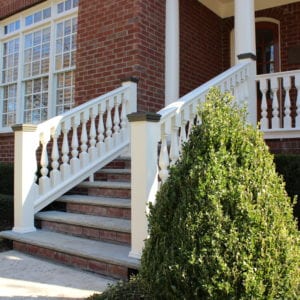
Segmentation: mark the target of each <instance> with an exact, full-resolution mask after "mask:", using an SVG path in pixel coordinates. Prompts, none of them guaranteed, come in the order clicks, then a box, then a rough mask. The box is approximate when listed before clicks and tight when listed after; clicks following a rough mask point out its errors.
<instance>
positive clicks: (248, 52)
mask: <svg viewBox="0 0 300 300" xmlns="http://www.w3.org/2000/svg"><path fill="white" fill-rule="evenodd" d="M234 32H235V36H234V38H235V54H236V56H237V58H238V61H241V60H244V61H245V60H248V61H249V62H250V64H251V65H250V68H249V81H248V91H249V99H248V121H249V122H250V123H251V124H253V125H254V126H256V123H257V120H256V118H257V116H256V112H257V107H256V106H257V104H256V83H255V77H256V43H255V8H254V0H235V1H234Z"/></svg>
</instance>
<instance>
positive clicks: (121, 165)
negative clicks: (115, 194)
mask: <svg viewBox="0 0 300 300" xmlns="http://www.w3.org/2000/svg"><path fill="white" fill-rule="evenodd" d="M104 168H105V169H130V168H131V158H130V157H129V156H120V157H118V158H117V159H115V160H113V161H112V162H110V163H109V164H107V165H106V166H105V167H104Z"/></svg>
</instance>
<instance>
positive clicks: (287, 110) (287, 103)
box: [283, 76, 292, 129]
mask: <svg viewBox="0 0 300 300" xmlns="http://www.w3.org/2000/svg"><path fill="white" fill-rule="evenodd" d="M283 88H284V89H285V99H284V118H283V128H284V129H290V128H292V117H291V98H290V89H291V78H290V77H289V76H285V77H283Z"/></svg>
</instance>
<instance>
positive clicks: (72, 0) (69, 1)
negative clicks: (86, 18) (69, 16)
mask: <svg viewBox="0 0 300 300" xmlns="http://www.w3.org/2000/svg"><path fill="white" fill-rule="evenodd" d="M78 2H79V0H66V1H63V2H60V3H58V4H57V13H58V14H61V13H63V12H65V11H68V10H70V9H72V8H76V7H78Z"/></svg>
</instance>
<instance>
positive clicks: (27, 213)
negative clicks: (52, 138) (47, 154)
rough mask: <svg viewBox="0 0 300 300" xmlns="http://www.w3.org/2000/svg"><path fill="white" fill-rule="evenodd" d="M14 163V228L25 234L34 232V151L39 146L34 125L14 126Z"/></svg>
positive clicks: (35, 190)
mask: <svg viewBox="0 0 300 300" xmlns="http://www.w3.org/2000/svg"><path fill="white" fill-rule="evenodd" d="M12 128H13V130H14V132H15V162H14V220H15V221H14V228H13V231H15V232H19V233H26V232H31V231H35V227H34V200H35V198H36V196H37V186H36V184H35V172H36V171H37V161H36V155H35V154H36V149H37V148H38V145H39V143H38V142H39V139H38V134H36V126H35V125H27V124H24V125H15V126H13V127H12Z"/></svg>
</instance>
